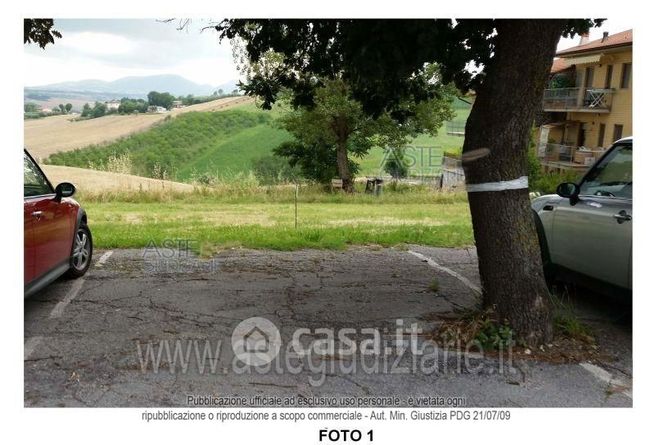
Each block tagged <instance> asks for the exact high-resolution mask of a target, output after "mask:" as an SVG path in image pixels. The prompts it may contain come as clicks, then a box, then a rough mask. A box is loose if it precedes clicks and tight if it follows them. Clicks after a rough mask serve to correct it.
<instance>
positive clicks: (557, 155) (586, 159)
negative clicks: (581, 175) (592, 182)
mask: <svg viewBox="0 0 655 445" xmlns="http://www.w3.org/2000/svg"><path fill="white" fill-rule="evenodd" d="M603 153H604V151H603V150H602V149H594V150H591V149H587V148H581V147H576V146H573V145H562V144H546V146H545V147H541V148H540V149H539V152H538V157H539V158H540V159H541V161H542V163H543V164H544V165H549V166H551V167H553V166H555V167H561V168H585V167H589V166H590V165H592V164H593V163H594V162H595V161H596V159H598V158H599V157H600V156H601V155H602V154H603Z"/></svg>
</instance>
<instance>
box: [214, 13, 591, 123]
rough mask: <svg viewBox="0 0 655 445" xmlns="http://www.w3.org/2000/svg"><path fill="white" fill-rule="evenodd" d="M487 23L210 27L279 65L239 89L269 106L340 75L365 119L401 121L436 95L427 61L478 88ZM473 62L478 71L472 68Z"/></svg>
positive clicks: (235, 23) (487, 45) (489, 38)
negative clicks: (410, 108)
mask: <svg viewBox="0 0 655 445" xmlns="http://www.w3.org/2000/svg"><path fill="white" fill-rule="evenodd" d="M601 22H602V20H584V19H575V20H568V21H566V23H565V25H564V26H563V27H562V35H564V36H571V35H573V34H575V33H581V32H584V31H586V30H588V29H589V27H590V26H594V25H598V24H600V23H601ZM496 26H497V21H496V20H492V19H485V20H478V19H467V20H458V21H453V20H449V19H434V20H432V19H424V20H415V19H411V20H409V19H408V20H393V19H389V20H356V19H347V20H329V19H326V20H249V19H234V20H225V21H223V22H221V23H220V24H219V25H217V26H216V29H217V31H218V32H219V33H220V36H221V37H223V38H229V39H242V40H243V41H244V48H245V54H246V56H247V58H248V60H250V61H251V62H257V61H258V60H260V59H261V58H262V57H263V56H264V55H265V54H267V53H270V52H271V51H273V52H275V53H277V54H279V55H280V57H281V61H280V63H279V64H278V65H277V66H275V65H273V66H270V69H269V70H267V71H265V72H259V73H253V75H252V77H251V79H250V80H249V81H248V83H247V84H245V85H241V88H242V89H243V90H244V91H245V92H246V94H249V95H257V96H259V97H262V98H263V100H264V103H263V105H264V107H265V108H267V107H270V105H271V104H272V103H274V102H275V100H276V98H277V96H278V94H279V93H280V91H282V90H284V89H290V90H292V91H293V92H294V95H293V103H294V104H297V105H301V104H303V105H311V104H312V103H313V97H314V94H313V92H314V88H313V82H315V81H316V79H317V78H319V79H320V78H327V79H330V78H335V77H341V78H343V80H345V81H346V82H348V84H349V85H350V87H351V89H352V92H353V97H354V98H355V99H356V100H358V101H360V102H361V103H362V104H363V108H364V111H365V112H366V113H368V114H373V115H378V114H381V113H382V112H384V111H389V112H391V113H392V115H393V116H394V117H395V118H398V119H400V120H402V119H403V118H404V117H405V115H406V114H405V113H406V111H405V112H403V110H402V107H401V106H400V105H401V104H402V102H403V101H407V100H410V101H413V102H421V101H423V100H426V99H428V98H430V97H434V95H436V94H438V89H435V88H432V84H431V83H430V82H429V79H428V78H426V77H425V76H418V75H417V73H420V72H421V70H422V69H423V68H424V67H425V65H426V64H432V63H437V64H438V65H439V68H440V71H441V75H442V76H443V78H442V81H443V82H442V83H444V84H448V83H451V82H452V83H454V84H455V85H456V87H457V88H459V89H460V90H461V91H462V92H468V91H469V90H476V89H477V88H479V87H480V86H481V84H482V82H483V80H484V77H485V69H486V67H488V66H489V65H490V64H491V60H492V58H493V54H494V47H495V44H496V40H497V33H496ZM471 63H472V64H473V65H474V66H475V67H476V68H477V69H476V70H471V69H469V68H470V65H471Z"/></svg>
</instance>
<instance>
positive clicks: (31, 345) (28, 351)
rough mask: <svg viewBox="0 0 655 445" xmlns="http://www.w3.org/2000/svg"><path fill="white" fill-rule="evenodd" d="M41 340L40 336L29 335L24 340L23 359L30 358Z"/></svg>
mask: <svg viewBox="0 0 655 445" xmlns="http://www.w3.org/2000/svg"><path fill="white" fill-rule="evenodd" d="M42 340H43V337H40V336H36V337H30V338H28V339H27V340H25V347H24V349H23V357H24V360H27V359H28V358H30V356H31V355H32V354H33V353H34V350H35V349H36V347H37V346H39V344H40V343H41V341H42Z"/></svg>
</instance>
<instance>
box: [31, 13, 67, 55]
mask: <svg viewBox="0 0 655 445" xmlns="http://www.w3.org/2000/svg"><path fill="white" fill-rule="evenodd" d="M54 25H55V22H54V20H52V19H24V20H23V44H25V43H28V44H31V43H36V44H37V45H39V46H40V47H41V49H45V47H46V45H48V44H51V43H55V37H56V38H58V39H60V38H61V33H60V32H59V31H57V30H55V29H52V27H53V26H54Z"/></svg>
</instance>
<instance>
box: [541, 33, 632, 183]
mask: <svg viewBox="0 0 655 445" xmlns="http://www.w3.org/2000/svg"><path fill="white" fill-rule="evenodd" d="M631 135H632V30H628V31H623V32H620V33H618V34H613V35H608V34H607V33H605V34H604V35H603V37H602V38H600V39H598V40H594V41H588V37H587V36H582V38H581V40H580V44H579V45H577V46H575V47H573V48H568V49H565V50H562V51H559V52H558V53H557V58H556V59H555V60H554V63H553V66H552V68H551V76H550V80H549V85H548V88H547V89H546V90H545V92H544V98H543V113H542V118H541V125H540V127H539V130H538V132H537V143H536V149H537V155H538V157H539V158H540V160H541V163H542V165H543V166H544V168H545V169H546V170H557V171H562V170H579V171H584V170H586V169H587V168H588V167H589V166H590V165H591V164H593V162H594V161H595V160H596V159H597V158H598V157H599V156H600V155H601V154H602V153H603V151H604V150H605V149H607V148H608V147H609V146H610V145H611V144H612V143H613V142H614V141H616V140H617V139H620V138H621V137H625V136H631Z"/></svg>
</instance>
